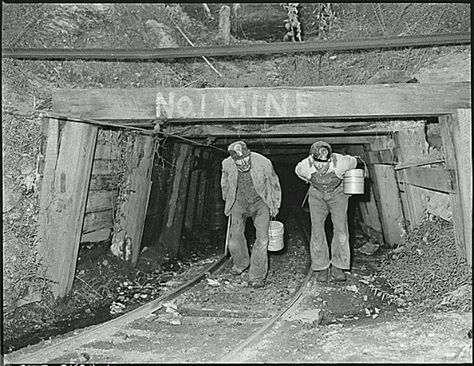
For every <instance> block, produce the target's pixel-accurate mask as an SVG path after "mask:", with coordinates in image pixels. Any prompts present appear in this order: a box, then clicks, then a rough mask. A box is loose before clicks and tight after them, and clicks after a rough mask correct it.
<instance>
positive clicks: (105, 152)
mask: <svg viewBox="0 0 474 366" xmlns="http://www.w3.org/2000/svg"><path fill="white" fill-rule="evenodd" d="M94 159H107V160H116V159H120V150H119V149H118V148H117V147H116V146H114V145H112V144H110V143H98V144H97V146H96V148H95V154H94Z"/></svg>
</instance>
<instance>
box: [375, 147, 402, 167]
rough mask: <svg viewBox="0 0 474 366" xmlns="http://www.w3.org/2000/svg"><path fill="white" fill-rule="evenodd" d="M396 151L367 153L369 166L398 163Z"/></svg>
mask: <svg viewBox="0 0 474 366" xmlns="http://www.w3.org/2000/svg"><path fill="white" fill-rule="evenodd" d="M397 154H398V151H397V149H384V150H375V151H368V152H367V157H368V159H369V162H370V163H371V164H389V165H394V164H396V163H397V162H398V155H397Z"/></svg>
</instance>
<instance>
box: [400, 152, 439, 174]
mask: <svg viewBox="0 0 474 366" xmlns="http://www.w3.org/2000/svg"><path fill="white" fill-rule="evenodd" d="M442 162H444V157H443V156H442V154H441V153H440V152H438V151H437V150H434V151H432V152H430V153H429V154H428V155H423V156H419V157H416V158H415V159H413V160H411V161H404V162H402V163H398V164H397V165H395V167H394V168H395V170H400V169H405V168H409V167H415V166H422V165H429V164H435V163H442Z"/></svg>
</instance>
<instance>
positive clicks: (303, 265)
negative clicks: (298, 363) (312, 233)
mask: <svg viewBox="0 0 474 366" xmlns="http://www.w3.org/2000/svg"><path fill="white" fill-rule="evenodd" d="M302 214H303V213H302ZM303 215H304V214H303ZM287 221H288V222H285V226H287V229H286V230H287V231H290V230H289V228H291V233H289V234H290V235H288V234H287V236H288V238H287V239H286V240H285V244H286V247H285V249H284V250H283V251H282V253H277V254H270V258H269V261H270V266H269V267H270V269H269V275H268V278H267V282H266V286H265V288H264V289H253V288H251V287H249V286H248V278H247V277H246V276H247V275H246V274H243V275H241V276H237V277H234V276H232V275H230V274H229V273H228V269H229V268H230V265H231V263H230V261H229V259H228V257H226V256H224V255H223V256H221V257H219V258H217V260H216V261H215V262H214V263H212V264H211V265H210V266H208V267H206V268H204V269H203V270H202V271H201V272H200V273H199V274H198V275H196V276H194V277H193V278H192V279H191V280H189V281H188V282H186V283H185V284H183V285H180V286H179V287H177V288H175V289H174V290H173V291H171V292H170V293H168V294H165V295H163V296H161V297H160V298H158V299H155V300H153V301H151V302H149V303H147V304H145V305H143V306H141V307H139V308H137V309H135V310H133V311H131V312H129V313H126V314H124V315H122V316H120V317H118V318H115V319H113V320H111V321H108V322H106V323H103V324H100V325H97V326H93V327H89V328H86V329H83V330H79V331H75V332H74V333H75V334H69V335H64V336H59V337H57V338H56V339H54V340H49V341H43V342H41V343H40V344H37V345H34V346H29V347H26V348H25V349H21V350H18V351H15V352H12V353H11V354H7V355H5V364H8V363H15V364H18V363H71V362H73V363H84V362H87V363H90V362H92V363H116V362H120V363H135V362H141V363H163V362H164V363H166V362H210V363H213V362H239V360H240V357H241V355H242V352H244V350H245V349H246V348H247V347H250V346H254V345H255V343H256V342H257V341H258V340H259V339H261V338H262V337H263V336H264V335H265V334H266V333H267V332H269V331H270V329H272V327H273V326H274V324H275V323H277V322H278V321H281V320H282V318H283V317H284V316H285V314H288V313H289V312H291V311H292V309H293V308H294V307H295V305H296V304H297V303H298V302H299V300H300V299H301V298H302V297H304V293H305V291H307V288H308V287H309V282H310V279H311V274H312V271H308V269H309V255H308V254H307V250H308V249H307V241H308V240H309V229H308V226H306V225H301V227H300V230H296V229H295V227H296V225H297V224H298V222H299V223H304V222H305V219H304V218H300V219H296V218H290V219H289V220H287Z"/></svg>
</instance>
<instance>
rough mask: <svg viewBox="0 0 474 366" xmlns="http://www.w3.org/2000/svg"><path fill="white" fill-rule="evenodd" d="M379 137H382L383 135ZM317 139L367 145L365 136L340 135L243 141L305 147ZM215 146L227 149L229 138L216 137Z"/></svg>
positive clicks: (335, 142)
mask: <svg viewBox="0 0 474 366" xmlns="http://www.w3.org/2000/svg"><path fill="white" fill-rule="evenodd" d="M381 137H384V136H383V135H382V136H381ZM319 139H324V141H326V142H327V143H329V144H345V145H348V144H367V143H369V139H368V138H367V136H359V135H353V136H348V135H341V136H319V135H315V136H304V137H303V136H299V137H297V138H292V139H289V138H288V137H274V136H272V137H270V136H268V137H267V136H265V137H254V136H245V141H246V142H247V145H249V146H251V145H267V144H268V143H269V142H270V143H271V144H272V145H278V146H290V147H291V146H296V147H298V146H300V145H306V146H311V144H312V143H313V142H315V141H317V140H319ZM215 145H216V146H224V148H227V146H228V145H229V138H228V137H227V136H226V137H217V138H216V140H215Z"/></svg>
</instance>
